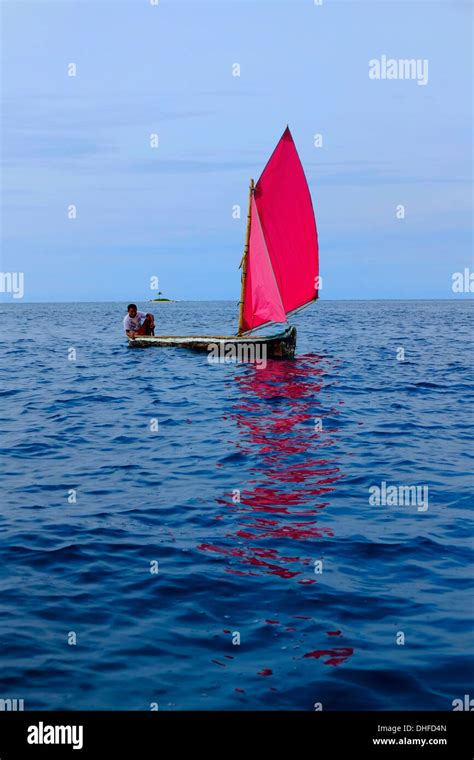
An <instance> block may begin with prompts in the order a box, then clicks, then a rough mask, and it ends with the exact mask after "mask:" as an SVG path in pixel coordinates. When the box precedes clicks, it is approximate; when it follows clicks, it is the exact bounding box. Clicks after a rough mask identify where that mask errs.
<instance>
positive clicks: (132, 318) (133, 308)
mask: <svg viewBox="0 0 474 760" xmlns="http://www.w3.org/2000/svg"><path fill="white" fill-rule="evenodd" d="M127 311H128V314H127V315H126V316H125V317H124V320H123V326H124V330H125V333H126V335H128V337H129V338H135V337H136V336H137V335H154V334H155V318H154V316H153V314H145V312H144V311H138V309H137V305H136V304H134V303H131V304H129V305H128V307H127Z"/></svg>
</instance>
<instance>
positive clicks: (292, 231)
mask: <svg viewBox="0 0 474 760" xmlns="http://www.w3.org/2000/svg"><path fill="white" fill-rule="evenodd" d="M254 197H255V202H256V206H257V209H258V214H259V217H260V222H261V225H262V230H263V237H264V239H265V243H266V247H267V249H268V255H269V256H270V261H271V265H272V268H273V272H274V274H275V280H276V283H277V287H278V291H279V294H280V298H281V302H282V304H283V308H284V310H285V312H286V313H287V314H288V313H289V312H291V311H293V310H294V309H298V308H300V307H301V306H305V305H306V304H307V303H309V302H310V301H313V300H314V299H315V298H317V296H318V290H317V282H316V278H317V277H318V272H319V269H318V234H317V231H316V222H315V219H314V211H313V205H312V202H311V195H310V192H309V188H308V183H307V181H306V177H305V175H304V171H303V167H302V165H301V161H300V159H299V156H298V153H297V151H296V147H295V144H294V142H293V138H292V136H291V132H290V130H289V128H288V127H287V128H286V130H285V132H284V133H283V135H282V137H281V139H280V142H279V143H278V145H277V146H276V148H275V150H274V151H273V154H272V156H271V158H270V160H269V162H268V164H267V165H266V167H265V169H264V171H263V174H262V176H261V177H260V179H259V180H258V182H257V185H256V187H255V193H254ZM250 258H251V256H249V260H250ZM247 329H248V328H247Z"/></svg>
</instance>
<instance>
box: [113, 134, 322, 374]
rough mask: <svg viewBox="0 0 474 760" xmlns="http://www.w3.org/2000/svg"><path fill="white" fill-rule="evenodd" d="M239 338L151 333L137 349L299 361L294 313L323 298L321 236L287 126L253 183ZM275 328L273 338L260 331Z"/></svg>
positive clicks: (139, 339)
mask: <svg viewBox="0 0 474 760" xmlns="http://www.w3.org/2000/svg"><path fill="white" fill-rule="evenodd" d="M240 266H241V268H242V278H241V296H240V305H239V322H238V330H237V335H215V336H210V335H203V336H200V335H189V336H179V335H146V336H145V335H144V336H138V337H136V338H129V339H128V341H129V345H130V346H133V347H145V346H175V347H182V348H189V349H192V350H195V351H211V350H216V348H217V349H218V350H219V351H221V353H222V355H232V352H234V353H235V356H236V358H237V359H238V358H239V356H240V354H242V355H247V356H251V355H252V348H253V349H254V350H255V351H257V352H258V351H259V350H260V351H262V350H263V351H265V355H266V356H267V357H268V358H279V359H292V358H293V357H294V355H295V349H296V328H295V327H294V326H292V325H290V324H289V323H288V321H287V317H289V316H291V315H292V314H294V313H295V312H297V311H299V310H300V309H302V308H304V307H305V306H308V304H310V303H312V302H313V301H316V299H317V297H318V287H319V282H318V279H319V277H318V275H319V267H318V233H317V230H316V220H315V218H314V211H313V204H312V202H311V195H310V192H309V187H308V183H307V181H306V177H305V174H304V171H303V167H302V165H301V161H300V159H299V156H298V153H297V151H296V147H295V144H294V142H293V138H292V136H291V132H290V130H289V128H288V127H287V128H286V129H285V131H284V133H283V135H282V137H281V138H280V141H279V143H278V145H277V146H276V148H275V150H274V151H273V153H272V155H271V157H270V160H269V161H268V163H267V165H266V167H265V169H264V170H263V173H262V175H261V177H260V179H259V180H258V182H257V184H256V185H254V182H253V180H250V191H249V207H248V215H247V230H246V235H245V247H244V253H243V256H242V261H241V262H240ZM268 325H274V330H275V331H274V332H272V333H271V334H262V335H257V334H255V331H256V330H257V329H258V328H263V327H266V326H268Z"/></svg>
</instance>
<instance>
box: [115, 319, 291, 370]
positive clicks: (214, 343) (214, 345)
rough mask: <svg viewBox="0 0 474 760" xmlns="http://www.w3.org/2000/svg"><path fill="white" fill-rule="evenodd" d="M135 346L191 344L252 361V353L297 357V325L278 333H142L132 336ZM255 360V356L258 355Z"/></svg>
mask: <svg viewBox="0 0 474 760" xmlns="http://www.w3.org/2000/svg"><path fill="white" fill-rule="evenodd" d="M128 345H129V346H130V347H131V348H148V347H149V346H158V347H160V348H165V347H173V348H188V349H190V350H191V351H202V352H208V353H209V354H211V353H214V354H216V355H217V354H218V355H220V356H225V355H228V356H232V354H235V358H236V360H237V361H246V362H247V361H250V362H252V357H255V356H256V357H258V358H260V359H261V358H262V356H264V358H268V359H293V358H294V356H295V349H296V327H293V326H291V327H288V328H287V329H286V330H285V331H284V332H281V333H278V335H266V336H261V337H257V336H253V337H252V336H242V337H237V336H235V335H234V336H232V335H229V336H225V335H215V336H213V335H203V336H199V335H188V336H181V335H140V336H138V337H137V338H129V339H128ZM254 360H255V359H254Z"/></svg>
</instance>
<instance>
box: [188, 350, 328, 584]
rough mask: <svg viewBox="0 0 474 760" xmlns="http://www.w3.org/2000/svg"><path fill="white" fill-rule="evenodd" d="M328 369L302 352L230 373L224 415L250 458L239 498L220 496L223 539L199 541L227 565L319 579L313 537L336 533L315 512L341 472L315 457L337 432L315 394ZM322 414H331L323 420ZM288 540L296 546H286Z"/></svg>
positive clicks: (306, 581)
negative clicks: (232, 398)
mask: <svg viewBox="0 0 474 760" xmlns="http://www.w3.org/2000/svg"><path fill="white" fill-rule="evenodd" d="M328 369H332V367H328V366H327V362H326V363H325V361H324V360H323V358H322V357H318V356H306V357H303V358H301V359H298V360H296V361H294V362H290V361H282V362H278V361H270V362H269V363H268V364H267V367H266V368H264V369H259V370H257V369H256V368H253V367H251V366H250V367H246V369H245V371H244V372H242V374H239V375H236V376H235V378H234V381H235V383H237V386H238V393H237V397H238V401H237V403H236V404H235V405H234V406H233V407H232V409H231V411H230V412H229V415H228V417H227V418H228V419H233V420H234V421H235V423H236V427H237V430H238V433H239V435H238V439H237V441H236V447H237V449H238V451H239V453H240V454H241V455H244V457H245V458H246V459H247V465H246V466H245V462H244V465H243V467H242V469H241V473H240V475H239V477H241V478H242V481H243V482H242V484H241V490H240V494H239V498H238V499H235V494H234V493H227V494H224V495H223V496H222V497H220V498H218V499H217V503H218V504H219V505H221V506H222V508H223V511H222V513H221V514H219V515H218V518H219V519H225V524H226V526H228V529H227V531H226V532H225V534H224V541H223V543H222V545H220V542H219V544H217V542H213V543H212V544H201V545H200V546H199V547H198V548H199V549H200V550H201V551H206V552H215V553H218V554H221V555H222V556H225V557H229V560H230V563H229V565H228V566H227V568H225V571H226V572H229V573H233V574H237V575H272V576H275V577H279V578H282V579H286V580H291V579H294V578H297V577H298V579H297V582H298V583H300V584H302V585H312V584H314V583H316V582H317V578H316V577H315V574H314V572H313V568H312V566H311V565H312V563H313V562H314V559H315V556H314V554H315V542H317V541H318V540H320V539H327V538H331V537H332V536H333V535H334V532H333V529H332V528H331V527H329V526H325V525H321V522H320V517H321V513H322V511H323V510H324V509H325V508H326V507H327V505H328V501H327V500H326V499H325V497H327V496H328V494H330V493H331V492H333V491H334V490H335V488H336V485H337V483H338V481H339V480H340V479H341V477H342V475H341V472H340V469H339V466H338V464H337V463H336V461H335V459H334V458H331V457H330V455H329V454H328V453H325V455H323V456H319V453H320V450H321V449H323V450H324V449H326V452H327V449H328V447H330V446H331V445H332V443H333V441H334V438H333V435H334V433H336V432H337V428H335V427H334V422H333V420H334V418H335V417H337V416H338V415H339V414H340V409H339V408H334V407H332V408H329V409H328V408H324V407H323V405H322V402H321V400H320V392H321V389H322V388H324V387H326V386H325V382H324V374H325V372H327V371H328ZM325 417H331V423H330V424H329V423H328V424H327V425H326V426H325V425H324V418H325ZM318 421H321V422H322V427H321V425H320V424H319V423H318ZM316 423H318V424H316ZM321 454H322V451H321ZM233 477H234V478H235V475H234V476H233ZM238 485H239V483H238V482H237V483H236V487H237V486H238ZM289 542H291V543H292V544H293V545H294V547H295V549H296V547H298V549H297V550H296V551H288V547H289V546H290V543H289ZM236 544H237V545H236ZM305 544H309V546H310V548H308V549H306V547H305ZM283 546H285V547H286V548H285V549H283V548H282V547H283ZM301 550H303V553H302V551H301ZM308 552H309V553H308ZM236 563H237V565H236ZM245 566H247V569H245ZM250 568H251V569H250ZM308 572H309V573H311V576H310V577H308V576H307V573H308ZM302 575H306V577H304V578H302V577H300V576H302Z"/></svg>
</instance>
